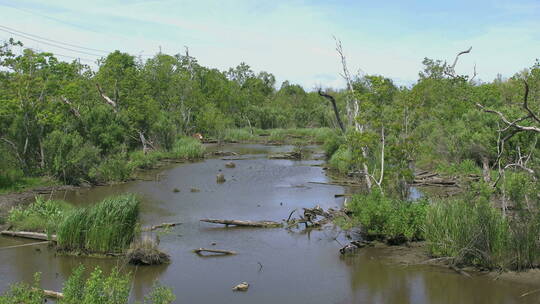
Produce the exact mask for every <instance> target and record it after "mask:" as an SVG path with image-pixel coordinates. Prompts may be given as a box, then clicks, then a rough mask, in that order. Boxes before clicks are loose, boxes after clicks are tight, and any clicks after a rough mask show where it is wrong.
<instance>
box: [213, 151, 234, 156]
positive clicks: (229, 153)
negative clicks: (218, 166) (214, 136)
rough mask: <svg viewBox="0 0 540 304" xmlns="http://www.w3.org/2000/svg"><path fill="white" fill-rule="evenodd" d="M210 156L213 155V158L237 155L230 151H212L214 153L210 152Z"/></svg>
mask: <svg viewBox="0 0 540 304" xmlns="http://www.w3.org/2000/svg"><path fill="white" fill-rule="evenodd" d="M212 155H215V156H237V155H238V153H236V152H232V151H214V152H212Z"/></svg>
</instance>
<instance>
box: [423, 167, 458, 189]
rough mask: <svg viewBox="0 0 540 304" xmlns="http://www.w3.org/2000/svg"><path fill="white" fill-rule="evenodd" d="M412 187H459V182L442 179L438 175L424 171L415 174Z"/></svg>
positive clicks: (451, 179)
mask: <svg viewBox="0 0 540 304" xmlns="http://www.w3.org/2000/svg"><path fill="white" fill-rule="evenodd" d="M412 185H415V186H433V187H459V185H458V182H457V180H455V179H453V178H443V177H440V176H439V174H438V173H430V172H428V171H422V172H419V173H416V174H415V177H414V181H413V182H412Z"/></svg>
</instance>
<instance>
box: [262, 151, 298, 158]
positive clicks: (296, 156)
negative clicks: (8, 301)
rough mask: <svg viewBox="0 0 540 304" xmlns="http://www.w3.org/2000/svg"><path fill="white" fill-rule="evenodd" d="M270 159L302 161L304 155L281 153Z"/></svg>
mask: <svg viewBox="0 0 540 304" xmlns="http://www.w3.org/2000/svg"><path fill="white" fill-rule="evenodd" d="M268 158H270V159H292V160H299V159H302V153H300V152H296V151H292V152H286V153H280V154H273V155H269V156H268Z"/></svg>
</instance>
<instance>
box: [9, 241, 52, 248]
mask: <svg viewBox="0 0 540 304" xmlns="http://www.w3.org/2000/svg"><path fill="white" fill-rule="evenodd" d="M49 242H50V241H43V242H35V243H29V244H22V245H13V246H7V247H2V248H0V250H1V249H11V248H19V247H27V246H34V245H42V244H48V243H49Z"/></svg>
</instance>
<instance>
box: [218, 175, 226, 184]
mask: <svg viewBox="0 0 540 304" xmlns="http://www.w3.org/2000/svg"><path fill="white" fill-rule="evenodd" d="M225 181H226V179H225V175H223V173H220V174H218V175H216V182H217V183H220V184H221V183H224V182H225Z"/></svg>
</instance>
